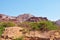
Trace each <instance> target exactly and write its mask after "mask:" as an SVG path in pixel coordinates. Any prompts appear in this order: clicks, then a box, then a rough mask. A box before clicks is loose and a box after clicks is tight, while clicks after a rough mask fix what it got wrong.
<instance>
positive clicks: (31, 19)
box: [26, 17, 48, 22]
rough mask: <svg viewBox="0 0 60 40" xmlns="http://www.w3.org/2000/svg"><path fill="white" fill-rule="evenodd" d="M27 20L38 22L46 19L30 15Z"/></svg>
mask: <svg viewBox="0 0 60 40" xmlns="http://www.w3.org/2000/svg"><path fill="white" fill-rule="evenodd" d="M26 21H28V22H39V21H48V19H47V18H46V17H31V18H29V19H28V20H26Z"/></svg>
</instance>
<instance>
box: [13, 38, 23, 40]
mask: <svg viewBox="0 0 60 40" xmlns="http://www.w3.org/2000/svg"><path fill="white" fill-rule="evenodd" d="M14 40H23V37H20V38H16V39H14Z"/></svg>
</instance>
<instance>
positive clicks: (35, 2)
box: [0, 0, 60, 20]
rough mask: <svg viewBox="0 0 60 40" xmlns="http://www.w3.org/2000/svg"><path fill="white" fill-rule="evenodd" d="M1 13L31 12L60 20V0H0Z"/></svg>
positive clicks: (13, 14)
mask: <svg viewBox="0 0 60 40" xmlns="http://www.w3.org/2000/svg"><path fill="white" fill-rule="evenodd" d="M0 13H1V14H6V15H10V16H17V15H20V14H24V13H29V14H32V15H35V16H42V17H47V18H48V19H49V20H58V19H60V0H0Z"/></svg>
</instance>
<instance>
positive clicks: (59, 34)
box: [48, 30, 60, 40]
mask: <svg viewBox="0 0 60 40" xmlns="http://www.w3.org/2000/svg"><path fill="white" fill-rule="evenodd" d="M48 34H49V35H48V36H49V37H50V40H60V30H52V31H49V32H48Z"/></svg>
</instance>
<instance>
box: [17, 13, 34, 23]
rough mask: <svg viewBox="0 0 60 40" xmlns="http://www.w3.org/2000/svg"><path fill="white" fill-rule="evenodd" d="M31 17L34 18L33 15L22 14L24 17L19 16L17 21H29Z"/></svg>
mask: <svg viewBox="0 0 60 40" xmlns="http://www.w3.org/2000/svg"><path fill="white" fill-rule="evenodd" d="M31 17H34V16H33V15H31V14H22V15H19V16H17V20H18V21H19V22H24V21H26V20H27V19H29V18H31Z"/></svg>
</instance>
